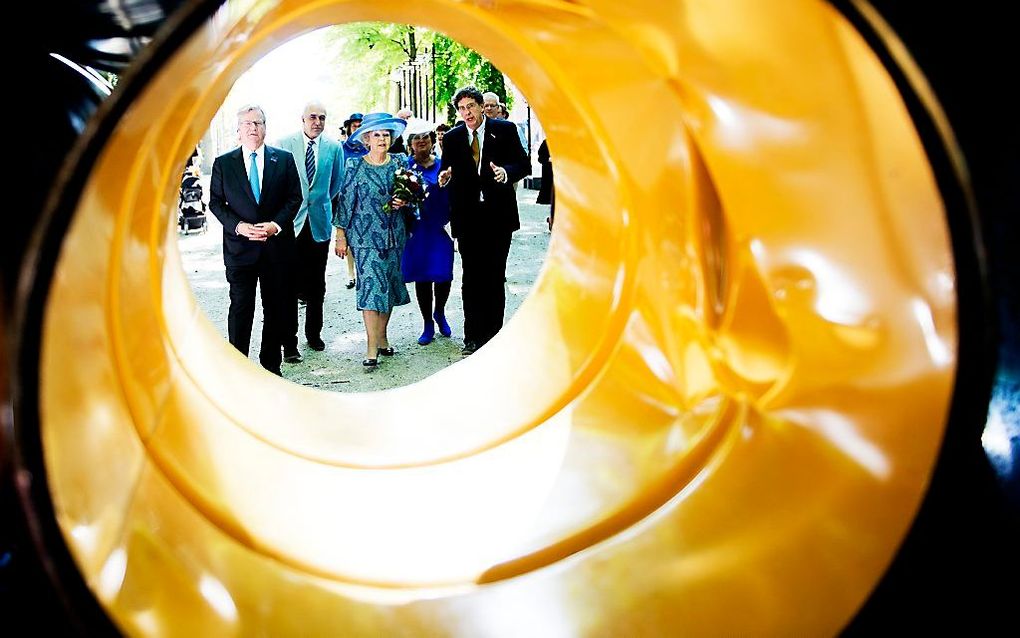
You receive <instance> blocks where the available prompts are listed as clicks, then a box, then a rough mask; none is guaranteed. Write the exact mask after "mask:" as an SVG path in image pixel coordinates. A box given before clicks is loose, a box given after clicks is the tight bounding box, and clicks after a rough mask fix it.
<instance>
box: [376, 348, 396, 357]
mask: <svg viewBox="0 0 1020 638" xmlns="http://www.w3.org/2000/svg"><path fill="white" fill-rule="evenodd" d="M375 352H376V355H380V354H381V355H382V356H384V357H392V356H393V355H394V354H395V353H396V350H394V349H393V348H376V349H375Z"/></svg>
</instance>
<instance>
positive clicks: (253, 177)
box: [248, 153, 262, 204]
mask: <svg viewBox="0 0 1020 638" xmlns="http://www.w3.org/2000/svg"><path fill="white" fill-rule="evenodd" d="M256 157H258V153H252V154H251V170H250V171H248V181H249V182H250V183H251V194H252V195H254V196H255V203H256V204H258V203H259V200H260V199H261V198H262V189H261V188H260V187H259V165H258V162H256V161H255V158H256Z"/></svg>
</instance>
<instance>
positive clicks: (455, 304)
mask: <svg viewBox="0 0 1020 638" xmlns="http://www.w3.org/2000/svg"><path fill="white" fill-rule="evenodd" d="M206 183H208V182H207V180H206ZM536 195H537V191H532V190H525V189H524V188H523V187H521V188H520V189H519V190H518V202H519V206H520V212H521V230H519V231H517V232H516V233H514V239H513V244H512V245H511V247H510V259H509V261H508V264H507V283H506V290H507V309H506V318H507V320H509V318H510V317H511V316H512V315H513V313H514V312H516V311H517V308H518V307H519V306H520V305H521V302H522V301H524V298H525V297H526V296H527V295H528V293H529V291H530V290H531V287H532V284H534V282H535V277H536V276H537V275H538V271H539V269H540V268H541V265H542V263H543V262H544V259H545V253H546V249H547V247H548V245H549V231H548V229H547V228H546V224H545V218H546V216H547V215H548V214H549V207H548V206H542V205H538V204H535V197H536ZM206 197H207V198H208V188H206ZM208 217H209V220H210V224H209V231H208V232H206V233H203V234H196V233H192V234H190V235H187V236H184V235H179V240H180V250H181V260H182V263H183V267H184V271H185V273H186V274H187V276H188V279H189V280H190V282H191V286H192V290H193V291H194V294H195V297H196V299H197V300H198V304H199V306H200V307H201V308H202V309H203V310H204V311H205V313H206V315H207V316H208V317H209V319H210V320H211V321H212V322H213V325H215V326H216V328H217V329H219V331H220V334H222V335H223V338H224V339H226V338H227V305H228V298H227V282H226V279H225V277H224V272H223V257H222V248H221V242H222V235H221V232H222V231H221V227H220V225H219V222H217V221H216V218H215V217H213V216H212V214H211V213H210V214H209V216H208ZM453 273H454V280H453V290H452V291H451V293H450V301H449V303H448V304H447V317H448V319H449V321H450V324H451V326H452V327H453V337H452V338H450V339H447V338H443V337H438V338H437V339H436V340H435V341H434V342H432V343H431V344H429V345H427V346H419V345H418V343H417V340H418V336H419V335H420V334H421V328H422V325H421V316H420V315H419V313H418V306H417V303H416V301H415V297H414V286H413V284H409V285H408V293H409V294H410V296H411V303H410V304H408V305H406V306H400V307H398V308H396V309H394V311H393V316H392V318H391V319H390V329H389V334H390V345H392V346H393V347H394V348H395V349H396V350H397V354H396V356H393V357H389V358H387V357H382V358H380V365H379V367H378V369H376V370H375V371H373V372H371V373H367V372H365V371H364V369H363V368H362V365H361V359H362V358H363V357H364V352H365V330H364V326H363V325H362V321H361V313H360V312H358V311H357V310H356V308H355V300H354V291H353V290H347V289H346V288H345V287H344V284H345V283H346V282H347V268H346V265H345V264H344V263H343V262H342V261H341V260H340V259H339V258H337V257H336V256H335V255H332V254H331V255H330V259H329V262H328V265H327V267H326V304H325V312H324V315H325V321H324V325H323V332H322V338H323V340H324V341H325V342H326V350H325V351H324V352H315V351H313V350H312V349H310V348H309V347H308V345H307V344H306V343H304V333H303V329H304V328H303V326H304V310H303V309H302V310H301V313H300V314H301V317H300V322H301V323H300V325H301V328H299V335H300V339H299V345H298V349H299V350H300V351H301V356H302V357H303V358H304V361H303V362H302V363H298V364H289V363H284V364H283V376H284V377H285V378H287V379H289V380H291V381H293V382H295V383H300V384H302V385H307V386H311V387H316V388H321V389H323V390H327V391H335V392H367V391H372V390H383V389H386V388H392V387H397V386H401V385H406V384H408V383H413V382H415V381H418V380H420V379H423V378H425V377H427V376H429V375H431V374H433V373H435V372H437V371H439V370H441V369H443V368H445V367H446V366H449V365H451V364H454V363H456V362H458V361H460V360H461V358H462V357H461V355H460V349H461V347H462V345H463V337H464V333H463V326H464V309H463V305H462V303H461V296H460V274H461V265H460V255H459V254H455V255H454V265H453ZM261 326H262V311H261V301H259V302H258V303H257V309H256V315H255V328H254V329H253V331H252V333H253V334H252V343H251V353H250V355H249V357H250V359H251V360H252V361H253V363H254V365H258V351H259V343H260V341H261Z"/></svg>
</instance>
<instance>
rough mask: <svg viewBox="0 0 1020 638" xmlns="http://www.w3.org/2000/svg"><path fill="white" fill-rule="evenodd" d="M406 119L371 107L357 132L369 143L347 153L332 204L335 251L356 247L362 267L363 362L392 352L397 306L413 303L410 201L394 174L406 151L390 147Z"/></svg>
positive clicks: (359, 291) (372, 363) (359, 267)
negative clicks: (406, 258)
mask: <svg viewBox="0 0 1020 638" xmlns="http://www.w3.org/2000/svg"><path fill="white" fill-rule="evenodd" d="M406 125H407V123H406V122H405V121H404V120H402V119H400V118H396V117H393V116H391V115H390V114H389V113H369V114H368V115H366V116H365V118H364V119H363V120H362V122H361V127H360V128H358V130H357V131H356V132H355V133H354V135H355V137H356V138H357V141H359V142H361V143H362V144H364V145H365V147H366V148H367V149H368V152H367V153H366V154H365V155H363V156H361V157H351V158H348V159H347V161H346V164H345V166H344V181H343V185H342V186H341V187H340V193H339V195H338V197H337V201H336V203H335V206H334V210H333V226H335V227H336V248H335V252H336V254H337V255H338V256H339V257H340V258H344V257H346V255H347V252H348V251H351V250H352V251H353V252H354V262H355V267H356V269H357V289H356V293H357V294H356V296H357V302H358V310H361V313H362V318H363V319H364V321H365V335H366V337H367V344H366V350H365V359H364V360H363V361H362V365H364V366H365V367H366V368H374V367H375V366H376V365H377V364H378V357H379V355H382V356H387V357H388V356H393V353H394V352H393V348H392V347H391V346H390V342H389V338H388V337H387V335H386V329H387V326H388V325H389V322H390V313H391V312H392V311H393V308H394V306H402V305H404V304H407V303H410V302H411V298H410V297H409V296H408V294H407V286H406V285H405V284H404V278H403V275H402V274H401V271H400V257H401V255H402V254H403V251H404V244H405V242H406V240H407V230H406V228H405V222H404V216H403V215H402V214H400V208H401V207H403V206H404V205H405V203H406V202H404V201H402V200H399V199H396V198H394V197H393V179H394V175H395V174H396V170H397V168H398V167H404V166H405V165H406V161H407V158H406V156H404V155H391V154H390V153H387V149H389V147H390V144H392V143H393V139H394V138H395V137H396V136H398V135H400V134H401V133H402V132H403V131H404V127H405V126H406Z"/></svg>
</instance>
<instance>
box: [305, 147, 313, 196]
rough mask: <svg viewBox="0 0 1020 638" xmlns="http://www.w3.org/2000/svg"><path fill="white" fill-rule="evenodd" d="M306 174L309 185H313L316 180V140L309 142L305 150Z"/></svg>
mask: <svg viewBox="0 0 1020 638" xmlns="http://www.w3.org/2000/svg"><path fill="white" fill-rule="evenodd" d="M305 174H306V175H308V185H309V186H311V185H312V179H314V178H315V140H308V148H306V149H305Z"/></svg>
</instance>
